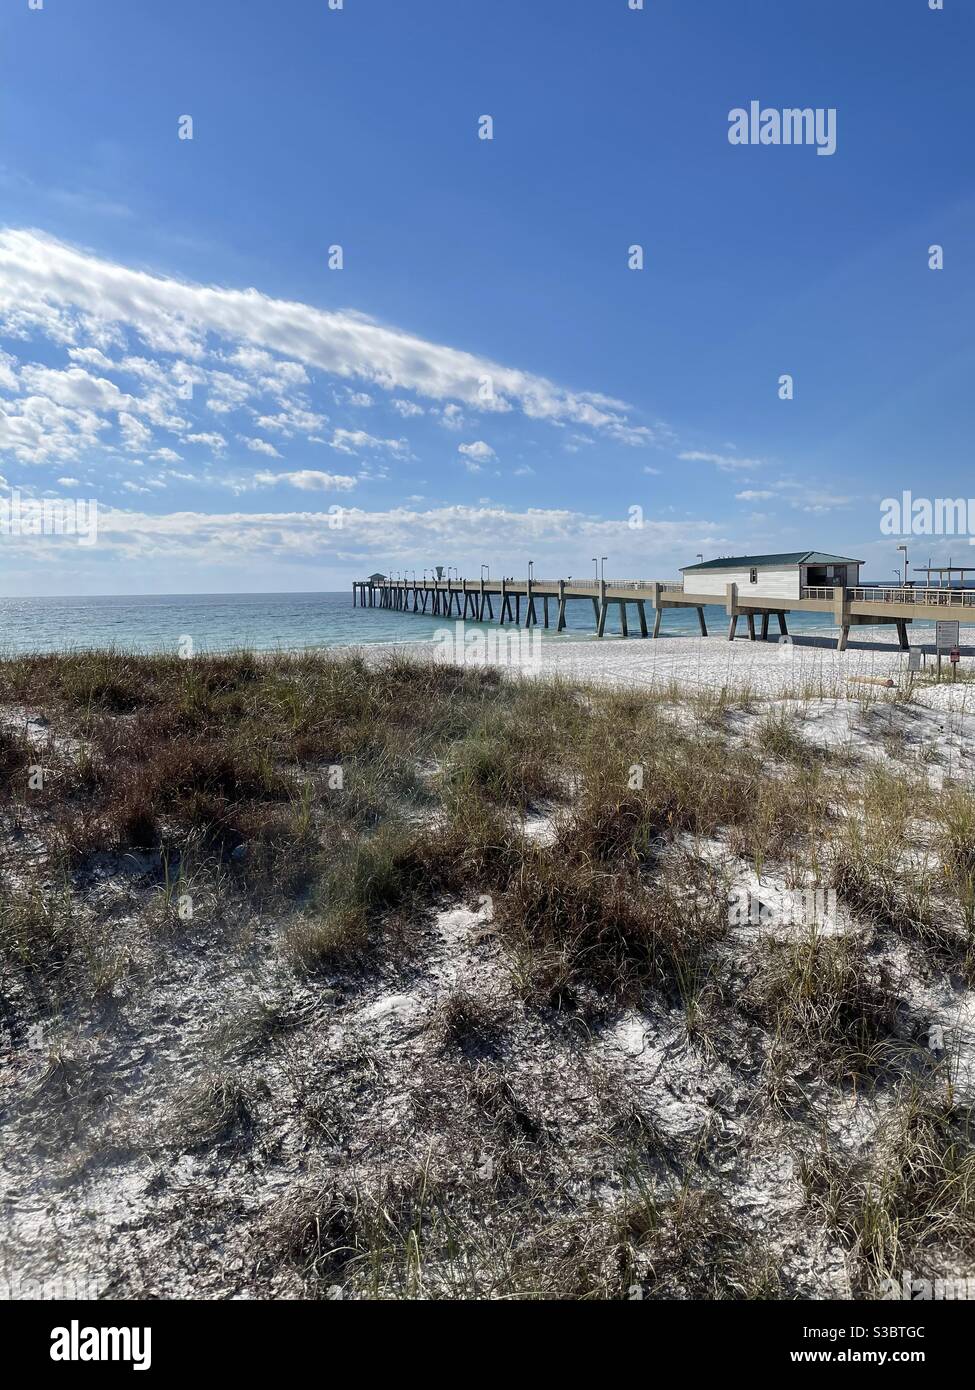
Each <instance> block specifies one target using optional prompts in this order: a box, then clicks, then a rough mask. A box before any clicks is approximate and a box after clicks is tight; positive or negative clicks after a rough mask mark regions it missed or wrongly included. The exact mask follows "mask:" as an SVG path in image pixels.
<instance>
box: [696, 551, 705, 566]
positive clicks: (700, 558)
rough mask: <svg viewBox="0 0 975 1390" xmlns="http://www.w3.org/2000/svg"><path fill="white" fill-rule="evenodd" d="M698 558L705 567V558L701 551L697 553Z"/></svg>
mask: <svg viewBox="0 0 975 1390" xmlns="http://www.w3.org/2000/svg"><path fill="white" fill-rule="evenodd" d="M697 558H698V559H699V560H700V562H701V564H702V565H703V564H704V556H703V555H702V554H701V552H700V551H698V552H697Z"/></svg>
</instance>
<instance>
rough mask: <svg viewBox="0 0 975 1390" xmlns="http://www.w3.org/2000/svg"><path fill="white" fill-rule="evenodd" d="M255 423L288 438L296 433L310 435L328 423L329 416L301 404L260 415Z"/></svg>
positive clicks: (261, 427) (263, 428)
mask: <svg viewBox="0 0 975 1390" xmlns="http://www.w3.org/2000/svg"><path fill="white" fill-rule="evenodd" d="M255 423H256V424H257V427H258V428H259V429H262V430H271V432H272V433H276V434H282V435H284V437H285V438H286V439H290V438H291V437H292V435H294V434H307V435H308V436H309V437H310V436H311V435H313V434H314V433H315V431H316V430H320V429H321V428H322V427H323V426H324V425H326V424H327V423H328V416H327V415H318V414H316V413H315V412H314V411H313V410H304V409H302V408H301V407H299V406H289V407H288V408H287V409H286V410H280V411H278V413H277V414H276V415H259V416H258V417H257V419H256V421H255Z"/></svg>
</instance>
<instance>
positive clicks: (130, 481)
mask: <svg viewBox="0 0 975 1390" xmlns="http://www.w3.org/2000/svg"><path fill="white" fill-rule="evenodd" d="M0 52H2V54H3V58H2V76H3V80H2V83H0V131H2V137H0V193H2V206H3V213H2V216H0V228H2V230H0V349H2V350H3V353H4V355H3V356H2V357H0V396H2V410H3V414H2V415H0V475H2V477H3V478H4V480H5V487H6V488H8V489H17V490H19V491H20V493H21V495H22V496H25V497H44V496H63V497H68V498H76V497H77V498H85V499H88V498H94V499H95V500H96V501H97V503H98V509H99V534H98V542H97V544H96V545H94V546H89V547H79V546H77V545H76V544H75V543H74V542H73V541H71V540H70V539H68V538H65V537H60V538H52V539H50V540H47V539H44V538H33V537H23V536H22V537H9V536H3V537H0V591H2V592H5V593H8V594H17V593H65V592H72V593H84V592H90V593H126V592H133V593H136V592H153V591H156V592H172V591H189V590H201V591H213V590H254V589H312V588H325V589H327V588H334V587H339V586H342V585H345V584H346V583H347V582H348V581H349V580H350V579H351V578H352V577H354V576H357V575H360V574H364V573H368V572H369V571H371V570H373V569H376V568H379V569H383V570H386V569H398V568H405V567H407V566H412V565H416V566H417V568H418V569H419V568H422V567H423V566H424V565H428V564H431V563H435V562H442V563H454V564H457V565H458V567H459V568H460V570H461V571H462V572H463V571H464V570H467V572H469V573H472V574H475V575H476V574H477V573H478V567H479V565H480V563H481V561H482V560H484V561H489V562H491V563H492V564H494V565H495V566H497V568H498V569H499V570H500V569H502V568H503V569H504V570H506V571H507V572H509V573H521V572H523V571H524V569H525V563H526V561H527V559H528V558H529V557H531V558H534V559H535V561H536V573H539V574H541V573H545V574H552V575H554V574H558V573H580V572H582V571H583V570H585V569H588V567H589V563H590V556H591V555H592V554H594V553H601V554H609V555H610V557H611V558H610V562H609V564H608V566H607V572H608V573H609V572H612V573H615V574H617V575H619V576H624V575H627V576H634V575H636V576H645V577H653V576H658V575H659V576H665V575H668V574H671V573H673V571H674V570H675V568H676V566H677V565H679V564H684V563H688V562H692V561H693V559H694V557H695V554H696V553H697V552H702V553H704V554H705V555H706V556H708V557H711V556H713V555H717V554H722V553H741V552H744V551H764V550H781V549H794V548H800V547H802V548H805V547H807V546H808V547H810V548H812V547H819V548H825V549H831V550H836V551H839V552H840V553H845V554H852V555H856V556H858V557H863V558H865V559H866V560H867V573H868V575H869V576H870V577H873V578H878V579H884V578H891V577H892V573H893V567H894V565H895V564H896V563H897V559H898V557H897V554H896V550H895V548H894V543H892V542H891V541H890V539H889V538H887V537H884V536H882V535H881V534H880V530H879V517H880V508H879V501H880V499H881V498H882V497H884V496H887V495H889V494H892V493H899V492H900V491H901V489H903V488H910V489H911V490H912V491H913V492H914V493H915V494H918V495H921V494H923V495H930V496H934V495H939V496H943V495H952V496H953V495H961V494H968V493H975V488H972V487H971V486H970V482H969V479H970V477H971V439H972V433H973V431H972V427H973V423H975V418H973V417H975V404H973V401H975V393H973V392H972V389H971V382H972V368H973V355H975V354H973V348H972V323H973V321H975V314H973V309H975V303H973V300H975V295H973V286H975V275H973V269H972V267H973V255H975V234H973V230H972V228H973V217H972V213H973V209H975V199H973V188H972V162H971V157H970V144H971V141H970V135H971V130H972V106H971V82H970V74H971V70H972V64H973V58H975V15H973V10H972V6H971V5H970V4H968V3H963V0H945V8H944V10H943V11H941V12H932V11H931V10H930V9H929V7H928V0H856V3H851V2H850V0H817V3H811V0H646V4H645V8H644V9H643V10H642V11H632V10H630V9H629V7H628V0H533V3H531V4H526V3H525V0H521V2H520V3H515V0H491V3H490V4H487V3H481V0H449V3H448V0H411V3H405V2H404V0H345V2H344V6H343V8H342V9H341V10H338V11H331V10H329V9H328V8H327V4H326V0H289V3H288V4H287V5H272V4H270V3H259V0H233V2H232V3H231V2H230V0H208V3H207V4H206V5H201V4H199V0H196V3H189V2H188V0H168V3H167V4H165V5H158V4H156V5H150V4H148V3H141V2H140V3H133V2H132V0H89V3H86V4H84V5H79V4H77V3H69V2H68V0H44V4H43V8H42V9H40V10H31V9H29V8H28V3H27V0H4V4H3V8H2V11H0ZM752 100H757V101H759V102H761V104H762V106H763V107H769V108H780V109H781V108H785V107H814V108H816V107H824V108H830V107H832V108H835V109H836V113H837V114H836V123H837V124H836V129H837V148H836V153H835V154H834V155H832V156H830V157H820V156H818V155H817V152H816V149H815V148H812V147H807V146H799V147H796V146H792V147H785V146H756V147H751V146H749V147H745V148H740V147H736V146H733V145H731V144H730V143H729V141H728V128H729V127H728V113H729V111H730V110H731V109H733V108H735V107H747V106H748V105H749V102H750V101H752ZM485 114H488V115H491V116H492V117H493V120H494V139H493V140H491V141H486V140H479V139H478V119H479V117H481V116H482V115H485ZM184 115H190V116H192V119H193V139H192V140H180V139H179V138H178V122H179V118H180V117H181V116H184ZM935 243H937V244H940V245H943V246H944V255H945V268H944V269H943V270H941V271H932V270H930V269H929V267H928V247H929V246H930V245H931V244H935ZM634 244H639V245H641V246H642V247H643V249H644V258H645V260H644V269H643V270H642V271H634V270H631V269H629V268H628V265H627V252H628V248H629V247H630V246H631V245H634ZM334 245H340V246H341V247H342V254H343V260H344V265H343V268H342V269H341V270H333V269H330V268H329V264H328V261H329V247H330V246H334ZM786 373H788V374H790V375H791V376H792V377H793V378H794V382H795V399H793V400H791V401H783V400H781V399H780V398H779V388H778V382H779V378H780V376H782V375H783V374H786ZM485 379H486V380H487V381H488V385H489V389H490V392H491V395H490V396H489V397H488V398H487V399H485V396H484V391H485V389H486V388H485V386H484V382H485ZM190 391H191V394H190ZM0 495H2V490H0ZM634 507H638V508H642V517H643V525H642V526H634V525H632V524H631V521H632V518H633V517H634V516H637V517H638V516H639V514H638V513H633V512H632V511H631V509H632V508H634ZM336 509H340V510H336ZM330 519H331V524H330ZM339 523H340V524H339ZM918 547H919V548H918ZM963 549H966V542H965V541H963V540H960V539H958V538H954V541H953V543H952V542H949V541H937V540H935V541H932V542H930V543H928V542H927V541H924V542H923V543H922V542H918V546H917V547H915V554H914V555H912V559H913V560H914V561H915V562H916V563H920V562H922V561H923V560H924V559H926V556H927V553H929V552H930V553H931V554H933V555H936V556H938V555H946V554H947V553H948V551H949V550H951V551H952V552H953V553H954V554H956V555H957V554H959V553H961V552H962V551H963ZM921 551H923V552H924V554H923V555H922V553H921Z"/></svg>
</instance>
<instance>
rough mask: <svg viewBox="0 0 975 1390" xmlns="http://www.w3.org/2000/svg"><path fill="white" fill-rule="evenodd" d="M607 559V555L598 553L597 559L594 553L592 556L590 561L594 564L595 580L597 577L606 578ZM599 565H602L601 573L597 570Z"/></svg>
mask: <svg viewBox="0 0 975 1390" xmlns="http://www.w3.org/2000/svg"><path fill="white" fill-rule="evenodd" d="M608 559H609V556H608V555H600V557H599V559H598V560H597V558H596V556H595V555H594V556H593V557H592V562H593V564H594V565H595V566H596V578H597V580H598V579H605V578H606V561H607V560H608ZM600 566H602V574H600V572H599V571H600Z"/></svg>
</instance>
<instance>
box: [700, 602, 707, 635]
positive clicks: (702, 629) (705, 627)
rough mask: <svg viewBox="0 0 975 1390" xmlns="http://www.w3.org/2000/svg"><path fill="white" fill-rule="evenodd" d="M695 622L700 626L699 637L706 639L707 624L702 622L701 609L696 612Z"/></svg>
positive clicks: (702, 613)
mask: <svg viewBox="0 0 975 1390" xmlns="http://www.w3.org/2000/svg"><path fill="white" fill-rule="evenodd" d="M697 620H698V622H699V623H700V624H701V636H702V637H707V635H708V625H707V623H706V622H705V621H704V609H703V608H699V609H698V610H697Z"/></svg>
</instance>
